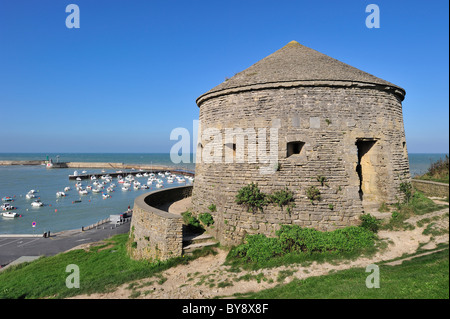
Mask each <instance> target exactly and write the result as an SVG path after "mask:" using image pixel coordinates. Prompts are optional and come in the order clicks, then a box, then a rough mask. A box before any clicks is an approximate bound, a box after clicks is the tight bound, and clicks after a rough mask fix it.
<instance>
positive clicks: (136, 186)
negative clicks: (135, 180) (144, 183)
mask: <svg viewBox="0 0 450 319" xmlns="http://www.w3.org/2000/svg"><path fill="white" fill-rule="evenodd" d="M133 188H134V189H135V190H139V189H141V186H140V185H133Z"/></svg>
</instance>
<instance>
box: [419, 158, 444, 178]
mask: <svg viewBox="0 0 450 319" xmlns="http://www.w3.org/2000/svg"><path fill="white" fill-rule="evenodd" d="M416 178H418V179H423V180H428V181H434V182H440V183H447V184H448V183H449V158H448V155H445V158H444V159H442V158H441V159H439V160H438V161H436V162H434V163H431V166H430V168H429V169H428V171H427V172H426V173H425V174H424V175H422V176H418V177H416Z"/></svg>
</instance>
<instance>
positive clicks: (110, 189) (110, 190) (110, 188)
mask: <svg viewBox="0 0 450 319" xmlns="http://www.w3.org/2000/svg"><path fill="white" fill-rule="evenodd" d="M106 191H107V192H108V193H111V192H114V190H113V189H112V187H111V186H110V187H108V188H107V189H106Z"/></svg>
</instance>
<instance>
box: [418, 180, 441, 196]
mask: <svg viewBox="0 0 450 319" xmlns="http://www.w3.org/2000/svg"><path fill="white" fill-rule="evenodd" d="M411 183H412V185H413V186H414V188H415V189H417V190H418V191H421V192H422V193H424V194H425V195H428V196H436V197H448V196H449V184H445V183H438V182H433V181H424V180H419V179H412V180H411Z"/></svg>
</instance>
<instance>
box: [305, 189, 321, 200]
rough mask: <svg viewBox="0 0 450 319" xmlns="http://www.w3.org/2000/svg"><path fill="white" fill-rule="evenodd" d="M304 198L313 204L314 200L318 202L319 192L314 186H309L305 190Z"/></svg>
mask: <svg viewBox="0 0 450 319" xmlns="http://www.w3.org/2000/svg"><path fill="white" fill-rule="evenodd" d="M306 197H308V199H309V200H310V201H311V203H313V201H315V200H320V198H321V197H320V190H319V189H318V188H317V187H315V186H310V187H308V188H307V189H306Z"/></svg>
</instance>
